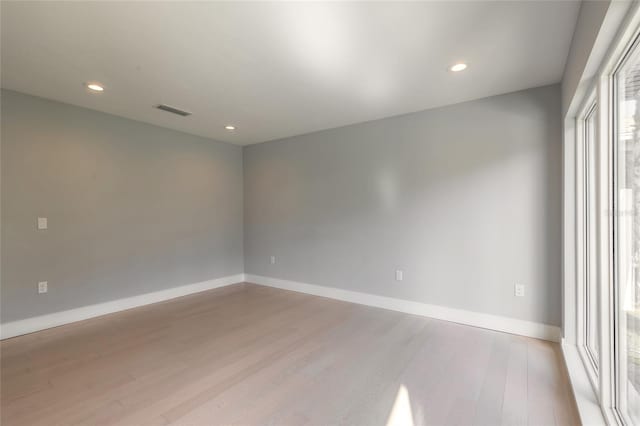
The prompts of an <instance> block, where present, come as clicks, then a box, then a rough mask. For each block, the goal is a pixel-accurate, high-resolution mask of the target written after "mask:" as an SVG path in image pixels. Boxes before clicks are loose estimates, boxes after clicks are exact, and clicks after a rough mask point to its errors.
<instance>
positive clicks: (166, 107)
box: [156, 104, 191, 117]
mask: <svg viewBox="0 0 640 426" xmlns="http://www.w3.org/2000/svg"><path fill="white" fill-rule="evenodd" d="M156 108H158V109H161V110H163V111H167V112H170V113H172V114H177V115H180V116H182V117H186V116H188V115H191V113H190V112H188V111H183V110H181V109H178V108H175V107H172V106H169V105H165V104H160V105H156Z"/></svg>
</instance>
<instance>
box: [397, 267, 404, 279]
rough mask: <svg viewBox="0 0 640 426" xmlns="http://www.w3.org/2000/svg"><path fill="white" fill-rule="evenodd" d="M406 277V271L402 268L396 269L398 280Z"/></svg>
mask: <svg viewBox="0 0 640 426" xmlns="http://www.w3.org/2000/svg"><path fill="white" fill-rule="evenodd" d="M403 279H404V272H403V271H402V270H400V269H398V270H396V281H402V280H403Z"/></svg>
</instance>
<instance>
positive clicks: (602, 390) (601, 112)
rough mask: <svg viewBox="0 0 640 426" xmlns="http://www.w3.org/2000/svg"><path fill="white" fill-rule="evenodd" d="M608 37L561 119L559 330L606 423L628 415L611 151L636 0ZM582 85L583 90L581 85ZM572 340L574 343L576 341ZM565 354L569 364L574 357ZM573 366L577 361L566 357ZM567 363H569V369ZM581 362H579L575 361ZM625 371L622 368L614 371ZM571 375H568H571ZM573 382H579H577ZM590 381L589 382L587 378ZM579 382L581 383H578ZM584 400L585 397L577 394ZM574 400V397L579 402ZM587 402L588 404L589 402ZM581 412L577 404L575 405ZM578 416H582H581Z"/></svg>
mask: <svg viewBox="0 0 640 426" xmlns="http://www.w3.org/2000/svg"><path fill="white" fill-rule="evenodd" d="M607 44H608V48H607V50H606V53H605V55H604V57H602V60H601V62H600V65H599V66H598V70H597V72H596V73H595V74H594V77H593V78H592V80H591V81H585V82H584V85H583V88H582V89H581V90H580V92H581V93H583V95H580V98H578V99H579V105H578V108H577V109H576V110H574V111H576V112H575V113H574V114H572V115H569V116H568V117H567V121H565V123H566V124H565V148H564V155H565V158H566V159H568V161H566V160H565V181H564V182H565V194H566V195H565V231H564V235H565V239H566V242H565V245H564V253H565V254H564V256H565V260H564V262H565V263H564V264H565V273H564V279H565V287H564V291H565V293H564V296H565V304H564V306H565V313H564V321H565V322H564V327H565V328H564V338H563V351H566V350H568V349H566V350H565V349H564V346H565V345H570V346H573V347H574V348H575V349H576V350H577V353H578V355H579V357H578V358H580V363H581V364H582V370H583V371H584V373H580V374H584V375H585V376H586V377H585V379H586V378H588V379H589V380H588V381H589V382H590V384H591V387H592V389H593V390H594V395H595V396H596V397H597V402H598V404H599V406H600V407H599V408H600V411H601V412H602V415H603V419H604V421H605V422H606V423H607V424H609V425H631V424H633V422H632V421H631V419H630V417H629V416H628V415H627V413H626V408H625V404H626V394H625V389H624V386H625V385H626V381H623V380H620V378H621V377H626V372H624V371H621V370H622V369H623V368H624V365H622V364H621V362H620V360H621V358H620V355H621V354H626V351H625V350H624V349H625V348H623V347H620V341H619V340H618V339H617V338H616V336H617V335H618V333H619V332H620V321H621V320H622V319H623V318H621V316H620V311H621V310H617V309H616V307H617V303H618V300H619V295H618V294H617V290H618V289H617V281H616V280H617V276H616V268H617V265H616V263H615V262H616V257H615V252H614V248H615V245H614V243H615V242H616V240H615V234H614V229H615V228H614V225H615V223H614V220H615V217H614V216H615V215H614V214H612V213H613V212H615V210H614V208H615V207H616V204H615V203H616V202H617V200H615V199H614V196H615V190H614V189H615V186H614V185H615V184H616V182H615V180H614V178H615V176H614V173H615V171H616V169H615V163H614V161H615V158H614V156H615V155H616V152H615V151H614V149H615V147H616V137H617V135H616V127H615V125H616V121H615V116H614V113H615V112H616V108H617V104H616V101H617V99H616V98H617V88H616V82H615V77H616V73H617V71H618V70H619V69H620V67H621V65H622V64H624V63H625V60H626V59H627V58H628V57H629V56H630V55H631V54H632V53H633V50H634V49H640V2H634V3H633V4H632V5H631V6H630V7H629V8H628V9H627V10H626V12H625V16H624V18H623V19H622V20H621V22H620V26H619V28H618V30H617V31H616V33H615V36H614V37H613V38H612V39H611V42H610V43H607ZM584 86H586V89H587V90H584V89H585V87H584ZM594 102H595V103H596V107H597V116H596V141H595V144H596V146H595V152H594V154H595V156H596V157H595V167H596V175H595V176H596V182H595V187H596V188H597V194H596V195H595V197H596V211H597V212H598V213H597V220H596V229H595V241H593V242H592V243H593V244H595V249H596V259H595V261H596V264H597V272H596V276H597V293H598V297H599V304H598V307H599V314H600V321H599V324H598V328H599V330H598V331H599V338H600V339H599V351H598V364H599V365H598V369H597V372H596V371H594V365H593V362H592V360H591V359H590V355H589V354H588V352H587V349H586V348H585V345H584V344H585V339H586V333H585V332H584V331H585V327H586V322H585V321H584V319H585V318H586V316H585V315H584V313H585V306H584V305H585V298H584V297H583V296H584V289H585V288H584V280H583V278H584V273H585V270H586V269H585V268H584V266H585V265H584V263H585V259H584V257H583V253H584V251H583V247H584V243H585V242H584V232H583V231H584V219H583V216H582V215H583V213H584V211H583V210H584V203H583V200H584V189H585V188H584V185H583V184H584V181H583V176H584V174H585V173H584V172H585V169H584V167H583V166H584V164H583V163H582V161H583V157H584V152H582V151H583V146H584V145H583V143H584V140H585V133H584V130H585V125H584V124H585V123H584V121H583V119H584V118H586V117H587V115H588V112H589V111H590V108H591V107H593V103H594ZM614 284H615V285H614ZM574 345H575V346H574ZM567 353H568V352H565V359H566V361H567V365H568V366H569V364H570V363H571V362H572V361H570V359H569V358H566V354H567ZM571 365H572V366H575V364H571ZM572 368H573V367H569V369H570V370H572ZM578 368H580V367H578ZM620 373H624V375H622V374H620ZM573 380H574V379H573V378H572V383H573ZM577 380H578V382H576V384H577V385H578V386H582V385H581V384H580V383H579V380H580V379H579V378H578V379H577ZM587 386H588V385H587ZM580 389H581V390H583V389H584V388H582V387H580ZM581 401H582V403H588V402H587V400H585V399H582V400H581ZM579 405H580V403H579ZM584 408H585V410H586V409H587V408H588V409H591V408H589V407H587V406H585V407H584ZM581 414H582V409H581ZM582 420H583V421H586V420H587V419H585V418H583V419H582Z"/></svg>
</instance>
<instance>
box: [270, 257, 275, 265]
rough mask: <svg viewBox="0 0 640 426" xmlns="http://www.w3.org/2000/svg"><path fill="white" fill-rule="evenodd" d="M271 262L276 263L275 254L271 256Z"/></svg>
mask: <svg viewBox="0 0 640 426" xmlns="http://www.w3.org/2000/svg"><path fill="white" fill-rule="evenodd" d="M269 261H270V262H271V264H272V265H275V264H276V257H275V256H271V259H270V260H269Z"/></svg>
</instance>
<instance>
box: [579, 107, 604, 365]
mask: <svg viewBox="0 0 640 426" xmlns="http://www.w3.org/2000/svg"><path fill="white" fill-rule="evenodd" d="M597 115H598V108H597V105H596V103H595V100H594V101H593V102H592V103H590V104H589V106H588V108H587V109H586V112H585V114H584V117H583V118H582V119H581V120H582V123H581V124H582V166H583V175H582V192H583V206H582V219H583V221H582V223H583V230H582V232H583V235H582V241H583V244H582V256H583V258H584V259H583V266H582V267H583V278H582V291H581V293H582V299H583V300H582V303H583V305H582V306H583V309H582V311H583V316H584V318H583V327H582V328H583V332H582V334H583V336H582V338H583V340H582V346H583V347H584V349H585V352H586V355H587V358H588V362H589V364H590V367H592V369H593V371H594V372H595V373H596V374H597V371H598V357H599V350H600V349H599V346H600V343H599V333H598V327H599V324H600V315H599V309H598V304H599V301H598V300H599V298H598V287H597V283H598V280H597V273H598V271H597V252H596V244H595V242H596V241H597V238H596V235H597V234H596V232H597V231H596V222H597V218H598V208H597V200H596V193H597V181H596V153H597V149H596V148H597V147H596V135H597V133H596V117H597Z"/></svg>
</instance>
